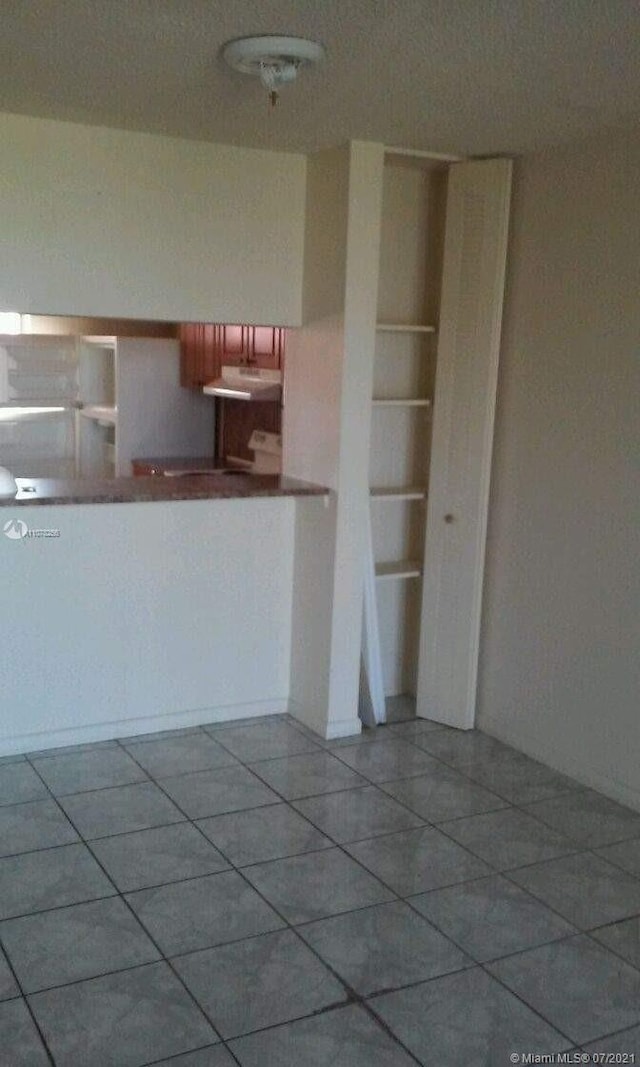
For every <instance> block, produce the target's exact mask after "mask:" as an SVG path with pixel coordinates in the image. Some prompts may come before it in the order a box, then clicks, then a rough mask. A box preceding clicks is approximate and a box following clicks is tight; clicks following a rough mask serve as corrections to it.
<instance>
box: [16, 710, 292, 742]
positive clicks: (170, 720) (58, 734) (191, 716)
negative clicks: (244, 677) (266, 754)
mask: <svg viewBox="0 0 640 1067" xmlns="http://www.w3.org/2000/svg"><path fill="white" fill-rule="evenodd" d="M288 704H289V702H288V700H287V699H286V697H282V698H281V699H275V700H256V701H252V702H251V703H248V704H224V705H221V706H218V707H214V708H197V709H195V710H192V711H174V712H170V713H169V714H168V715H145V716H144V717H143V718H140V719H118V720H117V721H115V722H104V723H96V724H91V725H89V726H72V727H68V728H66V729H63V730H44V731H38V732H37V733H28V734H20V735H18V736H14V737H5V738H2V739H1V740H0V757H2V756H14V755H17V754H19V753H22V752H35V751H40V750H42V749H47V748H64V747H66V746H67V745H82V744H90V743H91V742H92V741H112V740H114V739H115V738H117V737H135V736H137V735H138V734H147V733H153V732H154V731H156V730H157V731H161V730H175V729H179V728H180V727H182V726H203V725H205V724H207V723H218V722H234V721H235V720H236V719H253V718H256V716H259V715H282V714H284V713H285V712H286V711H287V710H288Z"/></svg>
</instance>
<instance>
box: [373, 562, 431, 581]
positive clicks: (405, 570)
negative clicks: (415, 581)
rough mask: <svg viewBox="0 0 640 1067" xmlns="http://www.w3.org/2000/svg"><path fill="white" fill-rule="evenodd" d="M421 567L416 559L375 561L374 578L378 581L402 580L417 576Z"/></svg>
mask: <svg viewBox="0 0 640 1067" xmlns="http://www.w3.org/2000/svg"><path fill="white" fill-rule="evenodd" d="M421 574H422V567H421V565H420V563H418V561H417V560H398V561H395V562H393V563H376V578H377V579H378V580H379V581H403V580H404V579H405V578H419V577H420V575H421Z"/></svg>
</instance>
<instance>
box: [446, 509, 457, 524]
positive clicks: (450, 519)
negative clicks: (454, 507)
mask: <svg viewBox="0 0 640 1067" xmlns="http://www.w3.org/2000/svg"><path fill="white" fill-rule="evenodd" d="M444 521H445V522H446V524H447V526H451V523H452V522H455V521H456V517H455V515H452V514H451V512H447V514H446V515H445V517H444Z"/></svg>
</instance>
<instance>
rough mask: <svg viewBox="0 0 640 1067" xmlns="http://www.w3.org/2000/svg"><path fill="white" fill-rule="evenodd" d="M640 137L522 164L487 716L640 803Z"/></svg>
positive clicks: (562, 765)
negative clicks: (639, 522) (639, 532)
mask: <svg viewBox="0 0 640 1067" xmlns="http://www.w3.org/2000/svg"><path fill="white" fill-rule="evenodd" d="M639 175H640V137H638V136H633V137H631V136H625V137H619V138H616V139H613V140H611V141H609V142H604V141H603V142H601V143H589V144H584V145H582V146H578V147H574V148H570V149H566V150H555V151H553V152H548V153H545V154H540V155H537V156H533V157H530V158H526V159H524V160H523V161H522V162H521V163H520V164H519V165H518V167H517V169H516V177H515V186H514V197H515V199H514V211H513V233H512V248H511V257H510V266H509V274H508V288H507V301H506V309H505V324H504V334H503V351H502V355H501V370H500V382H499V394H498V412H497V423H496V438H495V450H494V470H493V477H492V496H491V508H490V526H489V541H488V546H487V549H488V550H487V570H486V582H485V595H484V617H483V626H482V635H481V660H480V680H479V692H478V725H479V726H481V727H482V728H484V729H486V730H488V731H489V732H490V733H492V734H495V735H496V736H498V737H501V738H503V739H504V740H506V741H510V742H512V743H513V744H515V745H517V746H518V747H521V748H522V749H524V750H525V751H527V752H529V753H530V754H531V755H534V756H539V757H541V758H542V759H544V760H546V761H548V762H549V763H550V764H552V765H553V766H555V767H558V768H559V769H561V770H564V771H567V772H568V773H570V774H574V775H575V776H576V777H578V778H579V779H581V780H582V781H584V782H586V783H589V784H592V785H594V786H596V787H600V788H601V789H603V790H604V791H605V792H608V793H609V794H610V795H611V796H614V797H616V798H618V799H620V800H623V801H627V802H628V803H630V804H632V805H634V806H636V807H638V808H640V759H639V758H638V754H639V752H640V715H639V696H640V677H639V670H638V666H639V663H640V657H639V656H638V648H639V646H640V623H639V614H638V611H639V604H640V588H639V570H638V548H639V537H638V518H639V514H640V512H639V509H638V501H639V500H640V479H639V466H640V465H639V463H638V459H639V456H640V441H639V439H638V424H639V420H638V397H639V396H640V359H639V350H638V339H639V337H640V300H639V291H640V258H639V257H640V253H639V249H640V211H639V210H638V204H639V202H640V180H639V177H638V176H639Z"/></svg>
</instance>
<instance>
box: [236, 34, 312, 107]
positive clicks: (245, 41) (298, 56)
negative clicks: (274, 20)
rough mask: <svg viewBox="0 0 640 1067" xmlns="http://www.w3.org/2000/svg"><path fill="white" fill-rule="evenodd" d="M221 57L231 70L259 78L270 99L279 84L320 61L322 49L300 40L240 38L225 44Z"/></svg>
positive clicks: (293, 78) (297, 38)
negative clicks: (301, 69)
mask: <svg viewBox="0 0 640 1067" xmlns="http://www.w3.org/2000/svg"><path fill="white" fill-rule="evenodd" d="M222 55H223V57H224V59H225V60H226V62H227V63H228V64H229V66H230V67H233V68H234V70H239V71H240V72H241V73H242V74H254V75H256V76H257V77H259V78H260V80H261V82H262V84H263V85H264V87H265V89H267V90H268V92H269V93H271V94H272V96H274V95H275V94H277V91H278V89H279V88H280V87H281V86H282V85H286V84H287V83H288V82H292V81H295V79H296V76H297V74H298V71H299V70H300V68H301V67H306V66H309V65H310V64H311V63H319V62H320V60H321V59H324V56H325V50H324V48H323V46H322V45H321V44H318V43H317V42H316V41H307V40H305V38H304V37H269V36H266V37H240V38H239V39H238V40H236V41H229V42H228V43H227V44H226V45H225V46H224V48H223V49H222Z"/></svg>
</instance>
